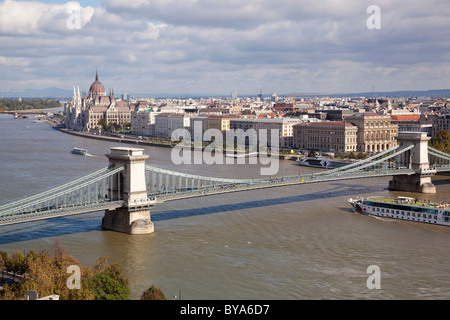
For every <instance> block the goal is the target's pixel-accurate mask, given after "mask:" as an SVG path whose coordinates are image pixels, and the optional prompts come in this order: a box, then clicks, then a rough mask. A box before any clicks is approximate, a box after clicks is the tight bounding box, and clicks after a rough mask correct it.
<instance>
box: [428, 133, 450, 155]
mask: <svg viewBox="0 0 450 320" xmlns="http://www.w3.org/2000/svg"><path fill="white" fill-rule="evenodd" d="M429 145H430V146H431V147H433V148H435V149H438V150H440V151H443V152H447V153H450V132H449V131H448V130H445V129H443V130H440V131H439V132H438V133H437V134H436V135H435V136H434V137H433V138H431V140H430V142H429Z"/></svg>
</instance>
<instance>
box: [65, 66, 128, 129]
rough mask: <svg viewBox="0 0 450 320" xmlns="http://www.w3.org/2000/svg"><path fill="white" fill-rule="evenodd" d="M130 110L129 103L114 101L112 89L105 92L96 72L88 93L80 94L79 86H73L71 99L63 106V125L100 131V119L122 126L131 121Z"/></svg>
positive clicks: (69, 127)
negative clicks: (108, 92) (107, 92)
mask: <svg viewBox="0 0 450 320" xmlns="http://www.w3.org/2000/svg"><path fill="white" fill-rule="evenodd" d="M131 111H132V108H131V106H130V104H129V103H127V102H124V101H116V99H115V97H114V92H113V91H110V94H109V95H107V94H106V90H105V87H104V86H103V84H102V83H101V82H100V81H99V78H98V73H97V72H96V74H95V81H94V82H93V83H92V84H91V86H90V88H89V94H88V95H84V94H83V95H81V94H80V88H79V86H78V87H77V88H76V87H75V86H74V88H73V97H72V101H70V102H69V103H67V104H66V105H65V107H64V115H65V117H66V122H65V125H66V128H68V129H73V130H77V131H87V132H101V130H102V126H101V124H100V120H101V119H105V120H106V122H107V123H108V124H109V123H113V124H116V125H119V126H123V125H124V124H126V123H131Z"/></svg>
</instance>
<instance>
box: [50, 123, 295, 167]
mask: <svg viewBox="0 0 450 320" xmlns="http://www.w3.org/2000/svg"><path fill="white" fill-rule="evenodd" d="M44 121H45V122H46V123H47V124H49V125H50V126H52V127H53V128H54V129H55V130H58V131H60V132H64V133H67V134H71V135H75V136H78V137H83V138H88V139H95V140H103V141H109V142H117V143H126V144H136V145H145V146H152V147H162V148H173V147H174V146H176V145H177V144H178V142H155V141H148V140H143V139H142V138H139V137H137V136H130V135H120V134H111V135H110V136H105V135H98V134H95V133H88V132H80V131H74V130H71V129H66V128H64V127H62V126H61V124H60V123H57V122H54V121H51V120H49V119H46V120H44ZM202 149H205V146H203V147H202ZM302 157H303V156H301V155H298V154H280V155H279V158H280V159H281V160H294V161H297V160H298V159H299V158H302Z"/></svg>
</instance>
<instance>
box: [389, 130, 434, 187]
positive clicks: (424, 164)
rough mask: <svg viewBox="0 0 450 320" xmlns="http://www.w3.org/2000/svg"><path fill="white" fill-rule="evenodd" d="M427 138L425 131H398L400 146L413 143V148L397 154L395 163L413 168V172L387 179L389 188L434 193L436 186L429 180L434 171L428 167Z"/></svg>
mask: <svg viewBox="0 0 450 320" xmlns="http://www.w3.org/2000/svg"><path fill="white" fill-rule="evenodd" d="M429 140H430V138H429V137H427V134H426V133H425V132H399V134H398V138H397V141H398V144H399V145H400V147H408V146H410V145H414V148H412V149H411V150H409V151H406V152H405V153H403V154H401V155H399V156H398V157H397V159H396V165H397V166H398V167H406V168H408V169H413V170H415V174H413V175H402V176H393V179H392V180H391V181H389V189H390V190H396V191H406V192H420V193H436V187H435V186H434V185H433V183H432V182H431V177H432V176H433V175H434V174H435V173H436V171H435V170H432V169H430V165H429V160H428V141H429Z"/></svg>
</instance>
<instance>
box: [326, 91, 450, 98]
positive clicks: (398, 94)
mask: <svg viewBox="0 0 450 320" xmlns="http://www.w3.org/2000/svg"><path fill="white" fill-rule="evenodd" d="M330 96H333V97H372V96H375V97H386V98H394V97H411V98H415V97H430V98H446V97H447V98H450V89H438V90H424V91H391V92H360V93H338V94H332V95H330Z"/></svg>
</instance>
